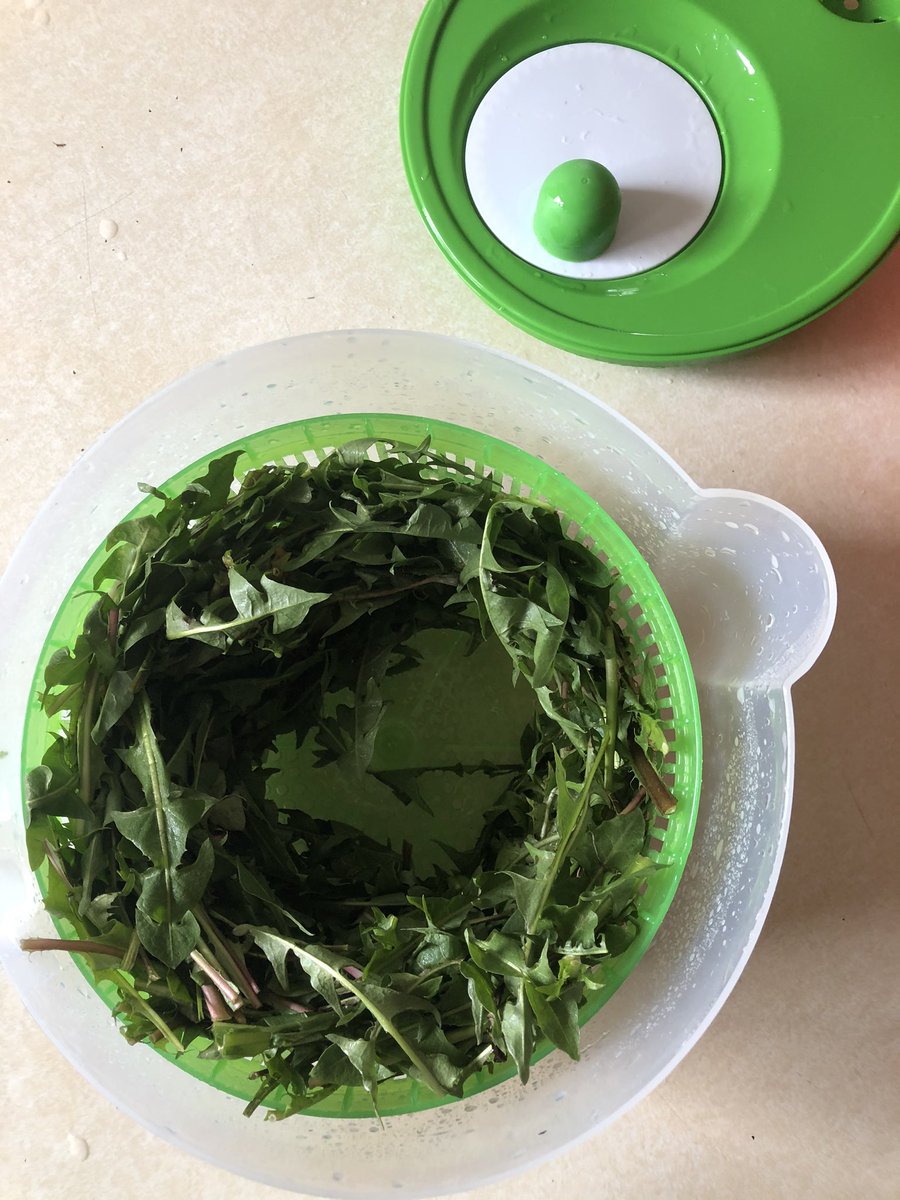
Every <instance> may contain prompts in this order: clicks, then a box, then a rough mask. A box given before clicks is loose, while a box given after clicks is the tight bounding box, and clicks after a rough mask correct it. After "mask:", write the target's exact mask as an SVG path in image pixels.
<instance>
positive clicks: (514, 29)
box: [400, 0, 900, 365]
mask: <svg viewBox="0 0 900 1200" xmlns="http://www.w3.org/2000/svg"><path fill="white" fill-rule="evenodd" d="M864 2H865V0H864ZM836 4H837V0H834V3H832V2H831V0H829V6H828V7H826V6H825V5H824V4H823V3H820V0H797V3H795V4H791V5H785V4H783V3H781V0H755V3H753V4H741V5H736V4H729V3H726V0H644V3H642V4H641V6H640V18H639V19H637V18H636V15H635V6H634V4H633V0H605V3H604V4H602V5H585V4H583V3H580V2H578V0H498V2H497V3H495V4H492V5H485V4H484V3H482V2H481V0H429V3H428V4H426V7H425V9H424V12H423V13H422V16H421V19H420V21H419V24H418V27H417V29H416V31H415V34H414V36H413V40H412V43H411V45H410V49H409V54H408V57H407V61H406V67H405V71H404V76H403V84H402V89H401V100H400V135H401V144H402V149H403V158H404V164H405V167H406V174H407V178H408V181H409V185H410V188H411V190H412V193H413V197H414V199H415V202H416V205H417V206H418V208H419V211H420V213H421V215H422V217H423V219H424V220H425V223H426V225H427V227H428V229H429V231H430V232H431V234H432V236H433V237H434V239H435V241H436V242H437V244H438V246H439V247H440V249H441V250H442V251H443V253H444V254H445V255H446V257H447V258H448V259H449V261H450V262H451V263H452V264H453V266H454V268H455V269H456V270H457V271H458V272H459V273H460V275H462V277H463V278H464V279H465V280H466V282H467V283H468V284H469V285H470V286H471V287H472V288H473V289H474V290H475V291H476V292H477V293H478V295H479V296H481V298H482V299H483V300H485V301H486V302H487V303H488V304H489V305H491V307H492V308H494V309H496V310H497V311H498V312H500V313H501V314H502V315H503V316H505V317H506V318H507V319H508V320H510V321H512V322H513V323H514V324H516V325H518V326H519V327H520V328H522V329H524V330H526V332H528V333H530V334H533V335H534V336H535V337H538V338H541V339H542V340H544V341H547V342H550V343H552V344H553V345H556V346H559V347H561V348H562V349H564V350H569V351H571V352H573V353H575V354H581V355H584V356H587V357H591V358H602V359H606V360H608V361H611V362H621V363H634V364H644V365H658V364H663V363H673V362H683V361H687V360H691V359H706V358H714V357H717V356H720V355H724V354H730V353H735V352H737V351H740V350H744V349H749V348H751V347H753V346H757V345H760V344H762V343H765V342H768V341H771V340H772V339H774V338H777V337H780V336H781V335H783V334H785V333H788V332H790V331H791V330H792V329H796V328H798V327H799V326H801V325H803V324H805V323H806V322H807V321H810V320H812V319H813V318H814V317H816V316H818V315H819V314H820V313H821V312H823V311H825V310H826V309H827V308H829V307H831V306H832V305H833V304H835V303H837V302H838V301H839V300H841V299H842V298H843V297H844V296H845V295H847V294H848V292H850V291H851V290H852V289H853V288H854V287H856V286H857V285H858V284H859V283H860V282H861V281H862V280H863V278H864V277H865V276H866V274H867V273H868V272H869V271H870V270H871V269H872V268H873V267H874V266H875V265H876V264H877V263H878V262H879V261H880V260H881V259H882V258H883V257H884V255H885V254H886V253H887V252H888V250H889V249H890V247H891V246H892V244H893V243H894V241H895V240H896V238H897V235H898V230H900V178H898V172H897V168H896V145H895V143H896V114H897V112H898V111H900V20H898V15H897V12H896V11H895V6H894V0H883V2H882V3H881V4H879V3H877V0H869V2H868V3H866V7H865V8H864V9H863V8H862V5H860V9H861V10H862V11H863V12H864V13H865V15H864V16H863V17H862V19H860V18H858V17H856V15H855V14H856V12H858V11H860V10H859V9H858V10H845V9H843V7H841V12H840V13H838V12H837V11H835V6H836ZM873 9H874V10H877V12H879V13H883V14H884V15H882V16H875V15H871V14H872V11H873ZM844 15H848V16H852V17H853V19H851V20H844V19H842V16H844ZM585 41H598V42H612V43H616V44H619V45H623V46H629V47H632V48H633V49H636V50H641V51H644V52H645V53H647V54H652V55H653V56H654V57H656V58H658V59H660V60H661V61H663V62H665V63H667V64H668V65H669V66H671V67H672V68H673V69H674V70H677V71H678V72H679V73H680V74H681V75H682V76H683V77H684V78H685V79H686V80H687V81H688V82H689V83H690V84H692V86H693V87H694V88H695V89H696V91H697V92H698V93H699V94H700V96H701V97H702V98H703V99H704V101H705V102H706V104H707V106H708V108H709V110H710V112H711V114H712V116H713V118H714V120H715V121H716V124H717V126H718V129H719V133H720V136H721V139H722V144H723V159H724V164H723V165H724V173H723V179H722V188H721V192H720V196H719V200H718V203H717V205H716V207H715V209H714V211H713V213H712V214H711V216H710V218H709V220H708V221H707V223H706V225H705V227H704V228H703V230H702V231H701V232H700V233H699V234H698V235H697V237H696V238H695V239H694V241H693V242H691V243H690V245H689V246H687V247H686V248H685V249H684V250H682V251H681V253H680V254H678V255H676V256H675V257H674V258H672V259H670V260H669V261H668V262H666V263H664V264H662V265H661V266H659V267H656V268H654V269H653V270H650V271H646V272H644V273H642V274H640V275H633V276H629V277H627V278H625V279H620V280H605V281H599V280H598V281H587V282H586V281H583V280H576V279H565V278H561V277H559V276H555V275H550V274H547V273H545V272H543V271H541V270H539V269H537V268H535V267H533V266H531V265H530V264H528V263H525V262H524V261H523V260H522V259H520V258H518V257H517V256H516V255H515V254H513V253H512V252H511V251H509V250H508V249H507V248H506V247H505V246H503V245H502V243H500V242H499V241H498V240H497V238H495V237H494V235H493V234H492V233H491V232H490V231H489V230H488V229H487V227H486V226H485V225H484V223H483V221H482V219H481V217H480V216H479V214H478V212H477V210H476V209H475V206H474V204H473V202H472V199H471V197H470V195H469V191H468V187H467V184H466V178H465V168H464V155H465V143H466V137H467V134H468V129H469V125H470V123H471V120H472V117H473V116H474V114H475V111H476V109H477V108H478V105H479V104H480V102H481V100H482V99H483V97H484V96H485V94H486V93H487V92H488V91H489V90H490V88H491V87H492V86H493V85H494V83H496V81H497V80H498V79H499V78H500V77H501V76H502V75H503V74H504V73H505V72H506V71H508V70H510V69H511V68H512V67H513V66H515V65H516V64H517V63H519V62H521V61H522V60H523V59H525V58H528V57H529V56H531V55H533V54H536V53H538V52H539V51H541V50H546V49H549V48H551V47H553V46H559V45H565V44H567V43H572V42H585Z"/></svg>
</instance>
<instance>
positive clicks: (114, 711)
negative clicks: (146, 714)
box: [91, 671, 135, 744]
mask: <svg viewBox="0 0 900 1200" xmlns="http://www.w3.org/2000/svg"><path fill="white" fill-rule="evenodd" d="M134 684H135V679H134V676H133V675H131V674H129V672H128V671H115V672H114V673H113V675H112V676H111V677H110V679H109V681H108V683H107V685H106V691H105V692H104V694H103V702H102V704H101V705H100V712H99V713H98V714H97V720H96V721H95V722H94V728H93V729H92V730H91V737H92V738H93V739H94V741H95V742H96V743H98V744H99V743H100V742H102V741H103V739H104V738H105V737H106V735H107V734H108V733H109V731H110V730H111V729H112V728H113V726H114V725H116V724H117V723H118V721H119V720H120V719H121V718H122V717H123V716H124V714H125V713H126V712H127V711H128V709H129V708H131V705H132V702H133V701H134Z"/></svg>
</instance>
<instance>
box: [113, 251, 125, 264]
mask: <svg viewBox="0 0 900 1200" xmlns="http://www.w3.org/2000/svg"><path fill="white" fill-rule="evenodd" d="M113 253H114V254H115V256H116V258H117V259H118V260H119V262H125V261H127V259H128V255H127V254H126V253H125V251H124V250H114V251H113Z"/></svg>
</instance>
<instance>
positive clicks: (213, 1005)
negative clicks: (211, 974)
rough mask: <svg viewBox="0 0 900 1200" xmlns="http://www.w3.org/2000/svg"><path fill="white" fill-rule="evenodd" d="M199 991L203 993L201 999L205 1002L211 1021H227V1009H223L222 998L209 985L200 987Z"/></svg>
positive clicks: (205, 984) (204, 984)
mask: <svg viewBox="0 0 900 1200" xmlns="http://www.w3.org/2000/svg"><path fill="white" fill-rule="evenodd" d="M200 991H201V992H202V993H203V999H204V1000H205V1001H206V1008H207V1011H208V1012H209V1018H210V1020H211V1021H227V1020H228V1018H229V1015H230V1014H229V1012H228V1009H227V1008H226V1007H225V1002H224V1001H223V999H222V996H221V994H220V993H219V992H217V991H216V989H215V988H214V987H213V986H212V984H209V983H203V984H201V985H200Z"/></svg>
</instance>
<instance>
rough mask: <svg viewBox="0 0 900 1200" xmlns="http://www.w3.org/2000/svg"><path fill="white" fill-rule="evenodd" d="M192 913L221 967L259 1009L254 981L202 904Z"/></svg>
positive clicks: (257, 990) (257, 989)
mask: <svg viewBox="0 0 900 1200" xmlns="http://www.w3.org/2000/svg"><path fill="white" fill-rule="evenodd" d="M192 911H193V913H194V916H195V917H196V918H197V920H198V922H199V923H200V926H201V928H202V929H203V931H204V933H205V934H206V935H207V937H208V938H209V940H210V941H211V942H212V944H213V947H214V949H215V951H216V954H217V955H218V956H219V960H220V963H221V965H222V966H223V967H224V968H225V970H226V971H228V972H229V973H230V974H231V975H233V976H234V977H235V978H236V979H237V981H238V982H237V987H238V988H239V989H240V991H241V992H243V994H244V995H245V996H246V998H247V999H248V1000H249V1001H250V1003H251V1004H252V1005H253V1007H254V1008H261V1007H262V1006H261V1004H260V1002H259V999H258V997H257V993H258V992H259V988H258V987H257V985H256V983H255V982H254V980H253V978H252V976H251V975H250V972H249V971H248V970H247V968H246V966H243V967H242V966H241V964H240V962H238V959H237V957H236V956H235V955H234V954H233V953H232V951H231V949H230V948H229V946H228V943H227V942H226V941H225V940H224V938H223V937H222V936H221V935H220V933H219V931H218V930H217V929H216V927H215V925H214V924H213V922H212V918H211V917H210V916H209V914H208V913H207V911H206V909H205V908H204V907H203V905H202V904H197V905H196V906H195V907H194V909H193V910H192Z"/></svg>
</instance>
